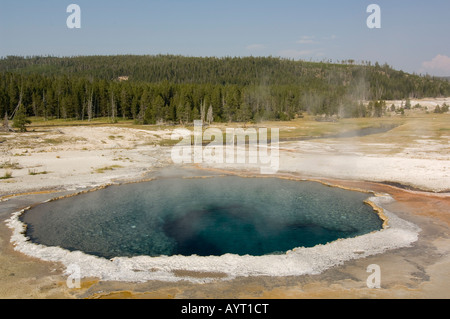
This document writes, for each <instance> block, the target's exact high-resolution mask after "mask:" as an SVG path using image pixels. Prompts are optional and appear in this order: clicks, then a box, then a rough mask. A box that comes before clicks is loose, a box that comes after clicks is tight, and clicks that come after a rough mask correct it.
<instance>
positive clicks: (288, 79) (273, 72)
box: [0, 55, 450, 124]
mask: <svg viewBox="0 0 450 319" xmlns="http://www.w3.org/2000/svg"><path fill="white" fill-rule="evenodd" d="M439 96H450V82H448V81H446V80H443V79H438V78H433V77H429V76H419V75H415V74H407V73H405V72H402V71H396V70H394V69H392V68H391V67H389V66H388V65H379V64H378V63H376V64H374V65H371V64H370V63H365V64H363V65H354V64H353V63H352V61H348V62H347V63H341V64H337V63H325V62H304V61H293V60H288V59H280V58H273V57H245V58H196V57H183V56H172V55H158V56H134V55H124V56H83V57H65V58H59V57H7V58H4V59H0V114H1V115H2V116H4V115H5V113H7V114H9V115H12V114H13V113H14V112H15V111H16V110H17V107H18V105H22V106H23V107H24V108H25V111H26V114H27V115H28V116H40V117H45V118H48V119H50V118H71V119H81V120H89V119H93V118H95V117H110V118H111V119H113V120H114V119H117V118H119V117H121V118H125V119H134V120H135V121H136V122H139V123H144V124H151V123H157V122H159V121H161V122H173V123H189V122H192V121H193V120H195V119H200V118H203V119H206V117H207V115H208V111H210V115H212V118H213V119H214V121H217V122H228V121H258V120H262V119H267V120H277V119H278V120H289V119H292V118H294V117H295V116H296V115H300V114H301V113H303V112H308V113H310V114H327V115H339V116H342V117H361V116H372V115H374V114H373V112H372V113H371V112H370V110H367V108H365V107H364V106H363V104H362V103H361V101H379V100H391V99H407V98H421V97H439Z"/></svg>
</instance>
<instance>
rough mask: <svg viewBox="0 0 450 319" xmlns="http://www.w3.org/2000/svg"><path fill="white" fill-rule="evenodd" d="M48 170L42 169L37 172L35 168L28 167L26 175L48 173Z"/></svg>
mask: <svg viewBox="0 0 450 319" xmlns="http://www.w3.org/2000/svg"><path fill="white" fill-rule="evenodd" d="M48 173H49V172H47V171H42V172H38V171H36V170H35V169H29V170H28V175H33V176H34V175H45V174H48Z"/></svg>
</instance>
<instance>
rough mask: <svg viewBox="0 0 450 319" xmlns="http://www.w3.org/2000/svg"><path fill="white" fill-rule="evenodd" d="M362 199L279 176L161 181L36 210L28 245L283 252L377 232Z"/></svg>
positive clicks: (99, 252) (115, 250) (155, 252)
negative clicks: (31, 242) (32, 243)
mask: <svg viewBox="0 0 450 319" xmlns="http://www.w3.org/2000/svg"><path fill="white" fill-rule="evenodd" d="M367 197H368V195H367V194H364V193H359V192H353V191H347V190H343V189H339V188H333V187H327V186H324V185H322V184H320V183H315V182H298V181H289V180H282V179H277V178H241V177H235V176H230V177H211V178H207V179H182V178H166V179H159V180H154V181H151V182H145V183H137V184H128V185H121V186H111V187H108V188H106V189H102V190H98V191H95V192H90V193H86V194H82V195H79V196H75V197H70V198H65V199H61V200H57V201H53V202H49V203H44V204H40V205H37V206H36V207H34V208H32V209H30V210H29V211H28V212H27V213H25V214H24V215H23V216H22V220H23V222H24V223H26V224H27V225H28V228H27V234H26V235H27V236H29V237H30V239H31V240H32V241H33V242H36V243H40V244H44V245H47V246H60V247H62V248H66V249H68V250H72V251H73V250H80V251H83V252H85V253H88V254H92V255H96V256H101V257H105V258H112V257H119V256H122V257H132V256H139V255H148V256H161V255H167V256H171V255H186V256H189V255H193V254H196V255H199V256H209V255H215V256H220V255H223V254H226V253H232V254H239V255H246V254H249V255H255V256H260V255H265V254H274V253H275V254H276V253H284V252H285V251H287V250H290V249H293V248H295V247H312V246H315V245H317V244H326V243H328V242H331V241H334V240H336V239H338V238H348V237H354V236H358V235H362V234H366V233H369V232H372V231H374V230H379V229H381V227H382V221H381V220H380V218H379V217H378V215H377V214H375V213H374V211H373V210H372V208H371V207H369V206H368V205H366V204H364V203H363V201H364V200H365V199H366V198H367Z"/></svg>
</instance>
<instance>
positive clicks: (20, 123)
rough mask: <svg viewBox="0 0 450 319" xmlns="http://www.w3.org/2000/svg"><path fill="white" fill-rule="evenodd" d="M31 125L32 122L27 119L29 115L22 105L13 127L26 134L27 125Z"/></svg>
mask: <svg viewBox="0 0 450 319" xmlns="http://www.w3.org/2000/svg"><path fill="white" fill-rule="evenodd" d="M27 124H31V121H30V120H29V119H27V114H26V111H25V107H24V106H23V104H20V105H19V107H18V109H17V111H16V114H15V115H14V120H13V127H15V128H17V129H19V131H20V132H26V131H27V128H26V125H27Z"/></svg>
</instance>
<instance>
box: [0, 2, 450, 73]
mask: <svg viewBox="0 0 450 319" xmlns="http://www.w3.org/2000/svg"><path fill="white" fill-rule="evenodd" d="M71 3H74V4H78V5H79V6H80V8H81V29H69V28H68V27H67V25H66V19H67V17H68V16H69V15H70V13H67V12H66V8H67V6H68V5H69V4H71ZM371 3H375V4H378V5H379V6H380V8H381V29H369V28H368V27H367V25H366V20H367V17H368V16H369V15H370V14H369V13H367V12H366V8H367V6H368V5H369V4H371ZM449 13H450V1H448V0H430V1H417V0H371V1H363V0H342V1H336V0H328V1H325V0H315V1H301V0H277V1H273V0H271V1H268V0H240V1H237V0H226V1H225V0H223V1H216V0H209V1H206V0H195V1H189V0H183V1H182V0H128V1H118V0H109V1H106V0H89V1H87V0H70V1H65V0H47V1H45V0H41V1H37V0H2V1H1V3H0V56H6V55H56V56H73V55H93V54H95V55H98V54H108V55H110V54H166V53H168V54H181V55H187V56H219V57H222V56H249V55H253V56H269V55H271V56H280V57H286V58H293V59H302V60H313V61H320V60H332V61H340V60H342V59H354V60H356V61H362V60H364V61H372V62H379V63H381V64H383V63H388V64H389V65H391V66H393V67H394V68H396V69H401V70H404V71H406V72H416V73H429V74H432V75H450V40H449V39H450V18H449Z"/></svg>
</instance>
